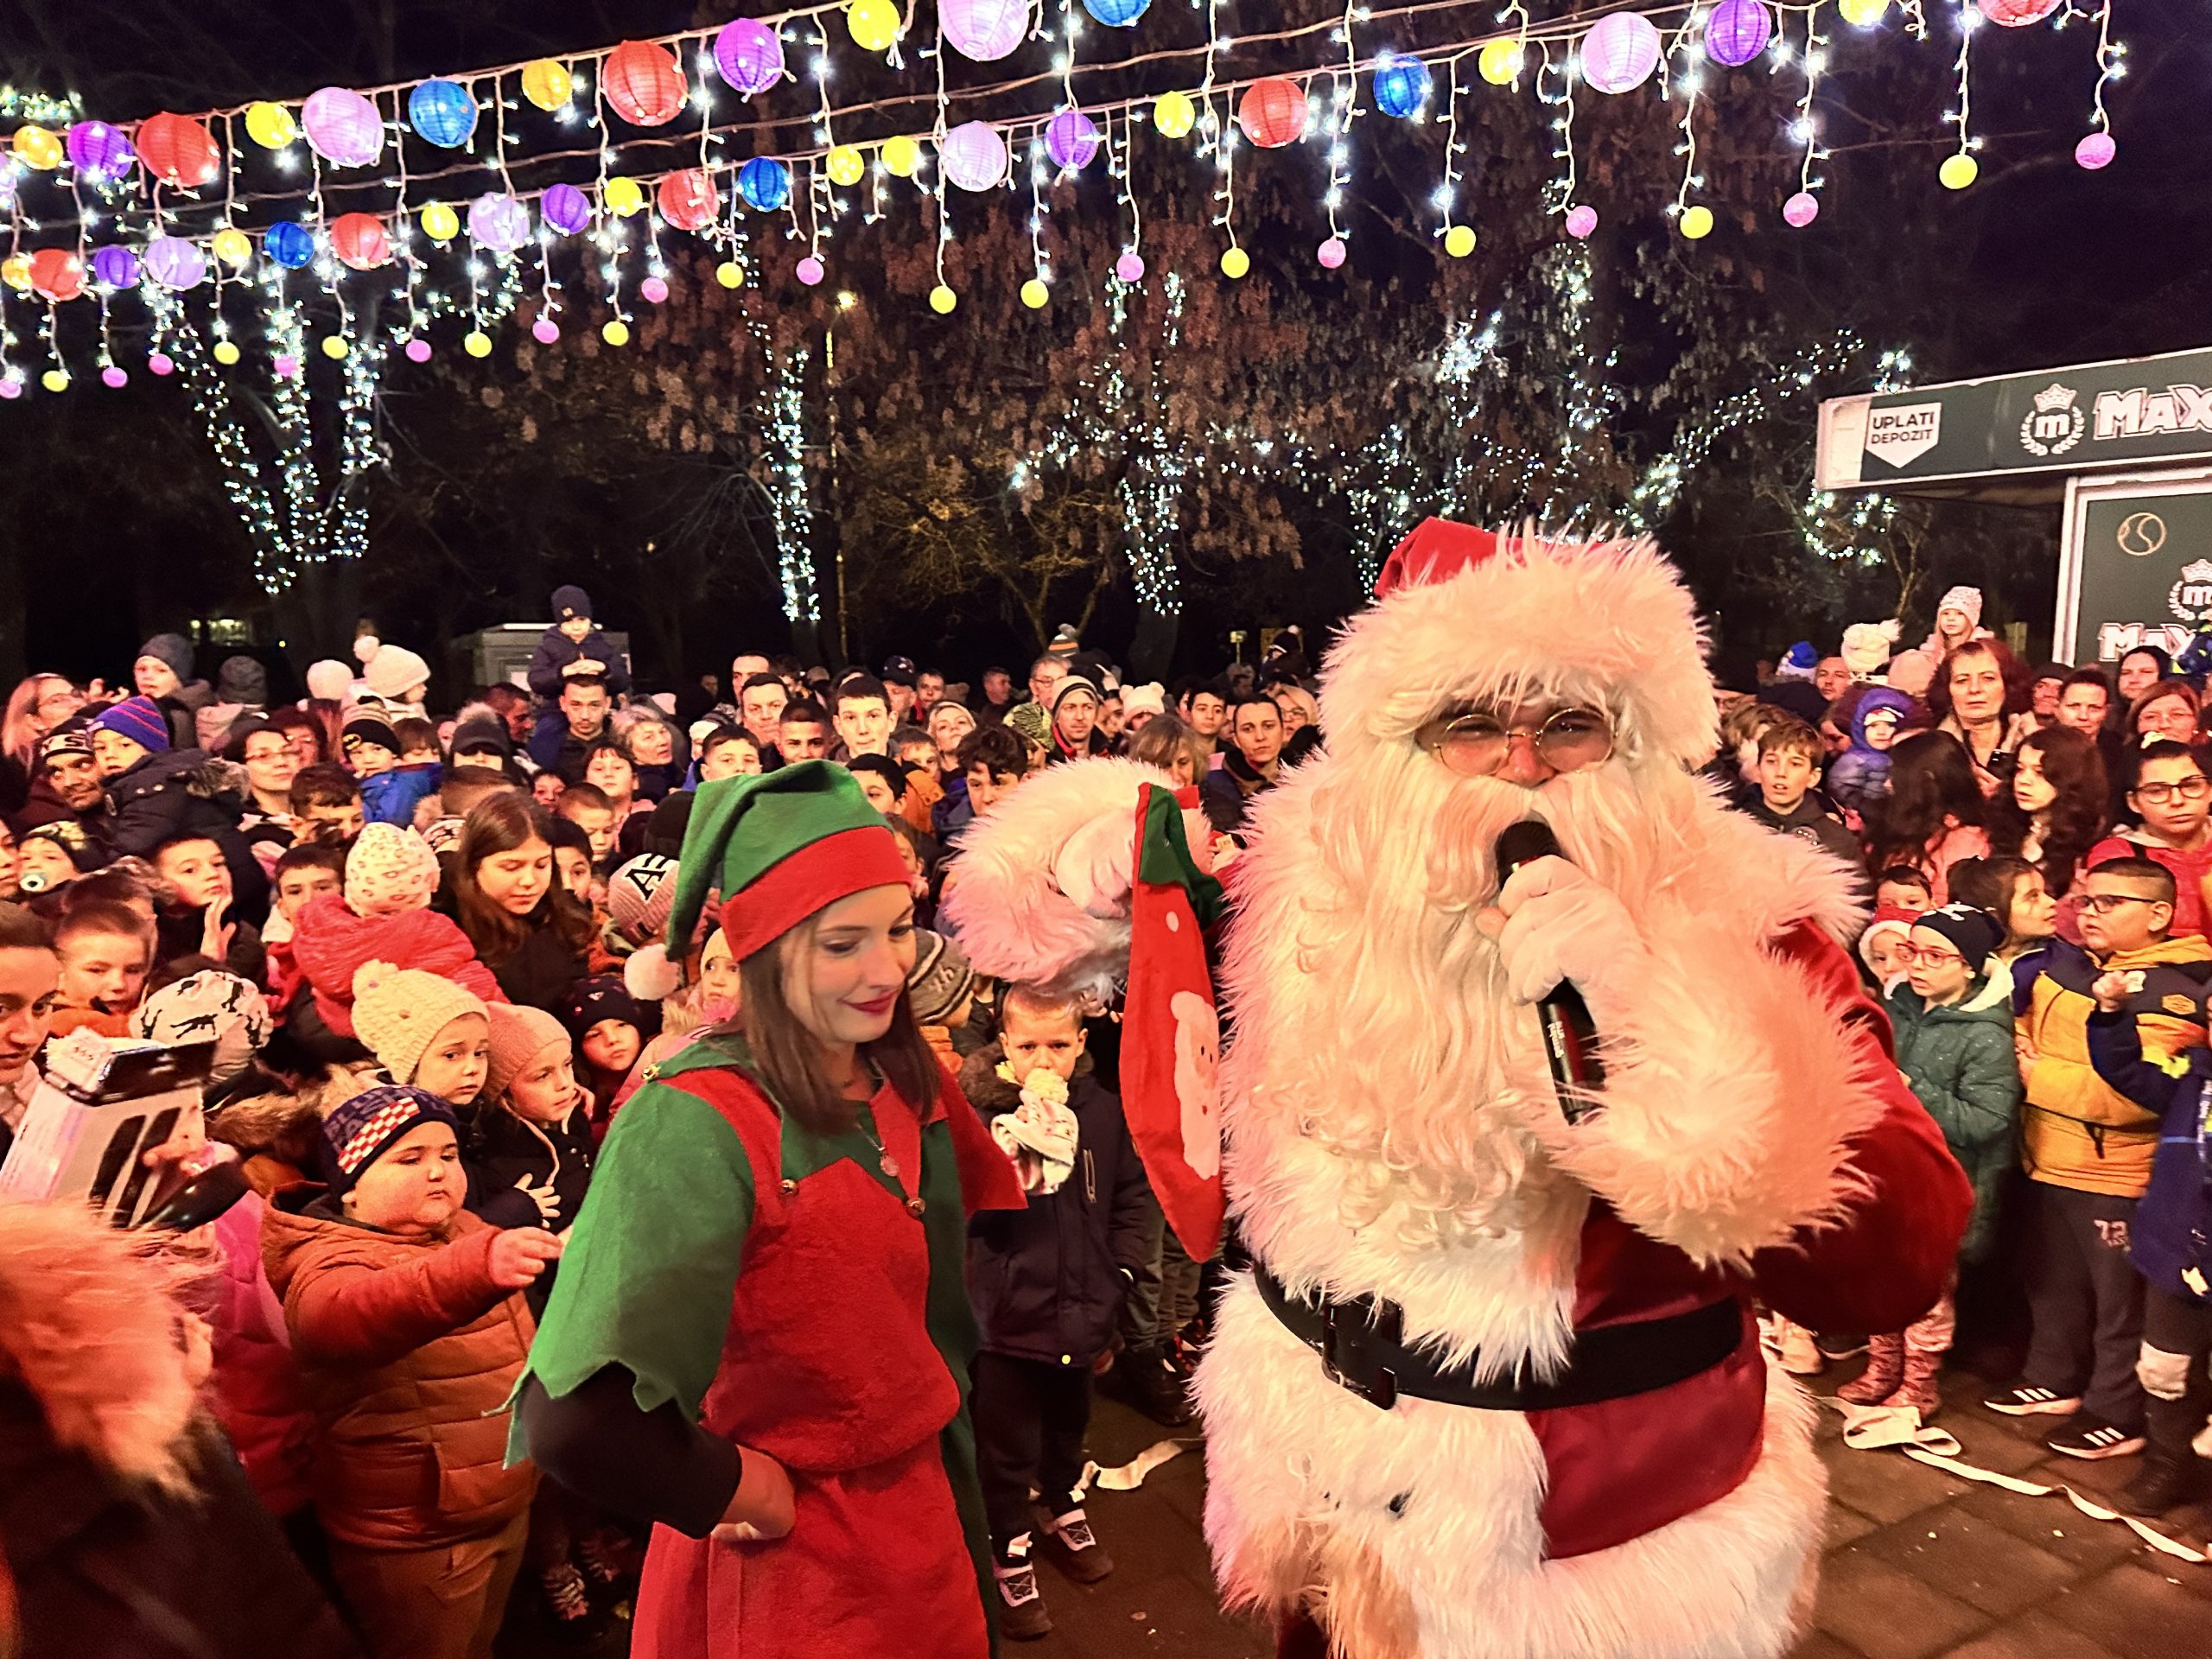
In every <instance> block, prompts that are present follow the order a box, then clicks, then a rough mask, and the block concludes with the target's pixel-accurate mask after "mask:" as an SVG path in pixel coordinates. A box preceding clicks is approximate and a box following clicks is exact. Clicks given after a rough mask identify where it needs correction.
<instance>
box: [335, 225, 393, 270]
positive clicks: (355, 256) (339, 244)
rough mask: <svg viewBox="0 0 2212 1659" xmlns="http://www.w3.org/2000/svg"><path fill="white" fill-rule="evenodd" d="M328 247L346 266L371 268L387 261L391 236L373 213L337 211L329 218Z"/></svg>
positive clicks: (340, 262) (389, 261)
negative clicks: (332, 217)
mask: <svg viewBox="0 0 2212 1659" xmlns="http://www.w3.org/2000/svg"><path fill="white" fill-rule="evenodd" d="M330 251H332V252H333V253H334V254H336V255H337V256H338V262H339V264H342V265H344V266H346V269H348V270H375V269H376V268H377V267H378V265H384V264H390V263H391V235H390V234H389V233H388V232H386V231H385V227H384V220H382V219H378V217H377V216H376V215H375V214H374V213H340V215H339V216H338V217H337V218H336V219H333V220H331V221H330Z"/></svg>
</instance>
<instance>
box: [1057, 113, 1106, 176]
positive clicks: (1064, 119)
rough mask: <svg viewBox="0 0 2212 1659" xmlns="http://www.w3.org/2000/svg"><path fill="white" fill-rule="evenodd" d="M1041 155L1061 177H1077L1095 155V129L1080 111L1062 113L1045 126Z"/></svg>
mask: <svg viewBox="0 0 2212 1659" xmlns="http://www.w3.org/2000/svg"><path fill="white" fill-rule="evenodd" d="M1045 153H1046V155H1047V156H1051V157H1052V165H1053V166H1055V167H1057V168H1059V169H1060V170H1061V171H1062V172H1064V173H1080V172H1082V171H1083V169H1084V168H1086V167H1089V166H1090V163H1091V161H1092V158H1094V157H1095V156H1096V155H1097V154H1098V127H1097V124H1096V123H1095V122H1093V121H1092V120H1091V118H1090V117H1089V116H1087V115H1085V114H1084V112H1083V111H1081V110H1062V111H1060V112H1059V113H1058V115H1056V116H1054V117H1053V118H1052V119H1051V120H1050V121H1048V122H1046V124H1045Z"/></svg>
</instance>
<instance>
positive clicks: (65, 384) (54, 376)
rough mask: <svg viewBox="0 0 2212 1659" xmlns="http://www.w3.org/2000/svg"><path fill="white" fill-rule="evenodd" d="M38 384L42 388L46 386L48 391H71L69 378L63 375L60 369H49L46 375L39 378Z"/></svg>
mask: <svg viewBox="0 0 2212 1659" xmlns="http://www.w3.org/2000/svg"><path fill="white" fill-rule="evenodd" d="M38 383H39V385H41V386H44V387H45V388H46V389H47V390H48V391H68V390H69V377H68V376H67V374H65V373H63V372H61V371H60V369H48V371H47V372H45V373H44V374H41V376H39V378H38Z"/></svg>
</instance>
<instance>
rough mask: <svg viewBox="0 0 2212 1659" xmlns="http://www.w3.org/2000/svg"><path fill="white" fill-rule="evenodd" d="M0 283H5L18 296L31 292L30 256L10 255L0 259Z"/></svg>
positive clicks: (21, 254) (25, 254) (24, 254)
mask: <svg viewBox="0 0 2212 1659" xmlns="http://www.w3.org/2000/svg"><path fill="white" fill-rule="evenodd" d="M0 283H7V285H8V286H9V287H10V288H12V289H15V290H16V293H18V294H28V293H29V292H30V291H31V257H30V255H29V254H28V253H11V254H10V255H9V256H8V257H6V258H5V259H0Z"/></svg>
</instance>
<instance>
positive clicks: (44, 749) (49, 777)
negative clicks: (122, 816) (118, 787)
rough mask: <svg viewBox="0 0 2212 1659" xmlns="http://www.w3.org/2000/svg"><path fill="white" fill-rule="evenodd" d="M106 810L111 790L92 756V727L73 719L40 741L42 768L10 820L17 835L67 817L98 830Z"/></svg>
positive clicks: (39, 762) (89, 829)
mask: <svg viewBox="0 0 2212 1659" xmlns="http://www.w3.org/2000/svg"><path fill="white" fill-rule="evenodd" d="M106 810H107V791H105V788H103V787H102V785H101V784H100V770H99V765H98V764H97V763H96V762H95V761H94V760H93V759H92V728H91V727H90V726H89V725H87V724H86V723H85V722H84V721H76V720H73V721H68V722H67V724H65V725H62V726H60V727H58V728H55V730H54V731H53V732H52V733H50V734H48V737H47V739H46V741H44V742H43V743H41V744H40V745H39V752H38V771H37V772H36V774H35V776H34V777H33V778H32V779H31V788H30V798H29V800H27V801H26V802H25V803H24V804H23V810H22V811H20V812H18V813H16V815H15V817H13V818H12V819H11V820H10V822H11V823H13V824H14V826H15V829H16V834H17V835H21V834H22V832H23V831H24V830H26V829H36V828H38V826H39V825H40V824H41V823H60V822H63V821H65V820H66V821H67V822H69V823H76V824H79V825H81V826H83V827H84V828H85V829H86V830H87V831H90V832H92V833H95V834H97V833H98V831H99V827H100V820H101V818H102V817H103V816H104V815H105V812H106Z"/></svg>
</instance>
